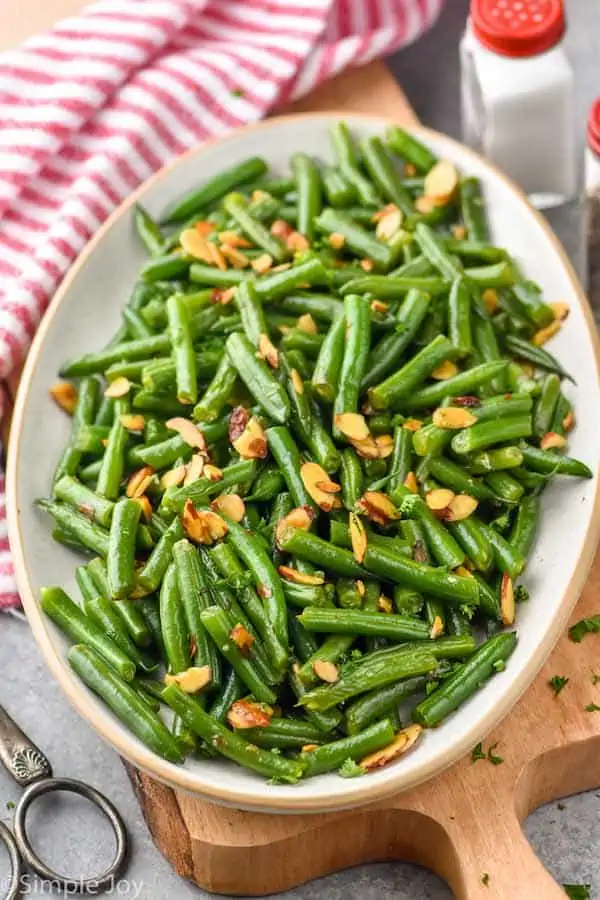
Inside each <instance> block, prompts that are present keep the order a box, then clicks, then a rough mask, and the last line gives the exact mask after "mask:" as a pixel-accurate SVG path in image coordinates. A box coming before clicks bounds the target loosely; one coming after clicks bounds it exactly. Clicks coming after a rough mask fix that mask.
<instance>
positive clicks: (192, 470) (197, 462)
mask: <svg viewBox="0 0 600 900" xmlns="http://www.w3.org/2000/svg"><path fill="white" fill-rule="evenodd" d="M204 463H205V460H204V457H203V456H201V455H200V453H195V454H194V455H193V456H192V458H191V460H190V461H189V463H188V464H187V466H186V467H185V478H184V479H183V484H184V486H187V485H188V484H193V483H194V481H198V479H199V478H201V477H202V473H203V471H204Z"/></svg>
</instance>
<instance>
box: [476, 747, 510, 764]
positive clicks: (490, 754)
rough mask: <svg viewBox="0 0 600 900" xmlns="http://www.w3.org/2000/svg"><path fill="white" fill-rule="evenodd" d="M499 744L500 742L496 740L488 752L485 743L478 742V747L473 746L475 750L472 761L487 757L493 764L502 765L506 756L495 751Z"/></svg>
mask: <svg viewBox="0 0 600 900" xmlns="http://www.w3.org/2000/svg"><path fill="white" fill-rule="evenodd" d="M497 746H498V742H497V741H496V743H495V744H492V746H491V747H490V748H489V749H488V750H487V752H486V751H485V750H484V749H483V744H481V743H479V744H477V746H476V747H473V750H472V752H471V762H472V763H476V762H479V760H480V759H487V761H488V762H490V763H491V764H492V765H493V766H499V765H501V764H502V763H503V762H504V757H503V756H498V755H497V754H496V753H494V750H495V749H496V747H497Z"/></svg>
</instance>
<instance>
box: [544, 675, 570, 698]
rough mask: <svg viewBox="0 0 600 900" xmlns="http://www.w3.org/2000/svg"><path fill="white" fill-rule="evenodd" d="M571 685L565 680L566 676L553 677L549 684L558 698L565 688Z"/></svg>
mask: <svg viewBox="0 0 600 900" xmlns="http://www.w3.org/2000/svg"><path fill="white" fill-rule="evenodd" d="M568 683H569V679H568V678H565V676H564V675H553V676H552V678H551V679H550V681H549V682H548V684H549V686H550V687H551V688H552V690H553V691H554V696H555V697H558V695H559V694H560V692H561V691H562V689H563V688H565V687H566V686H567V684H568Z"/></svg>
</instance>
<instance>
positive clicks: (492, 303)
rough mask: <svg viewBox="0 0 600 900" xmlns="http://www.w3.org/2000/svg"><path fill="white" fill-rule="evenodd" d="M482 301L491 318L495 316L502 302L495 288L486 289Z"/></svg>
mask: <svg viewBox="0 0 600 900" xmlns="http://www.w3.org/2000/svg"><path fill="white" fill-rule="evenodd" d="M481 299H482V300H483V302H484V304H485V308H486V309H487V311H488V312H489V314H490V316H493V315H494V313H495V312H496V310H497V309H498V307H499V306H500V301H499V300H498V293H497V292H496V291H495V290H494V288H486V289H485V291H484V292H483V294H482V295H481Z"/></svg>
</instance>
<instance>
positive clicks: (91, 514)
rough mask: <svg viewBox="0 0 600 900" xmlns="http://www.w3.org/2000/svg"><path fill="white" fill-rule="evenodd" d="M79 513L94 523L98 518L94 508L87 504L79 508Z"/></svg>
mask: <svg viewBox="0 0 600 900" xmlns="http://www.w3.org/2000/svg"><path fill="white" fill-rule="evenodd" d="M77 511H78V512H80V513H81V515H82V516H85V517H86V519H91V520H92V522H93V521H94V519H95V518H96V513H95V510H94V507H93V506H89V505H88V504H87V503H80V504H79V505H78V507H77Z"/></svg>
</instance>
